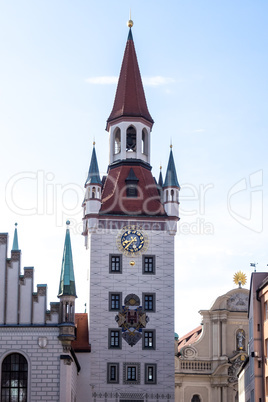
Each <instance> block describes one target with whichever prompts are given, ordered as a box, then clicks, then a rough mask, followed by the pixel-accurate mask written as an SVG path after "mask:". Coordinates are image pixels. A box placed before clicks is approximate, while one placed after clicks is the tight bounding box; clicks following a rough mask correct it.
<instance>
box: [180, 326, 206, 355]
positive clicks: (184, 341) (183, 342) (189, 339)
mask: <svg viewBox="0 0 268 402" xmlns="http://www.w3.org/2000/svg"><path fill="white" fill-rule="evenodd" d="M201 332H202V325H199V327H197V328H195V329H193V330H192V331H190V332H188V334H186V335H184V336H183V337H181V338H180V339H179V341H178V352H179V351H180V350H181V349H182V348H183V347H185V346H188V345H192V344H193V343H195V342H196V341H198V339H199V338H200V336H201Z"/></svg>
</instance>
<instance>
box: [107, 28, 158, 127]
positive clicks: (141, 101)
mask: <svg viewBox="0 0 268 402" xmlns="http://www.w3.org/2000/svg"><path fill="white" fill-rule="evenodd" d="M121 117H143V118H144V119H146V120H147V121H148V122H149V123H150V126H152V125H153V123H154V121H153V119H152V117H151V115H150V113H149V110H148V107H147V103H146V99H145V94H144V89H143V85H142V80H141V75H140V70H139V65H138V60H137V55H136V51H135V47H134V42H133V40H132V35H130V36H129V39H128V41H127V44H126V49H125V54H124V58H123V62H122V67H121V71H120V76H119V80H118V85H117V90H116V95H115V100H114V106H113V109H112V112H111V114H110V116H109V118H108V120H107V128H106V129H107V130H109V123H110V122H111V121H113V120H116V119H118V118H121Z"/></svg>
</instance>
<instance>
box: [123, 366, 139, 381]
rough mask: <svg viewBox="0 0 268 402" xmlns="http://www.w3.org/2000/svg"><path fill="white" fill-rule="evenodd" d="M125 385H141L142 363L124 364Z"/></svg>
mask: <svg viewBox="0 0 268 402" xmlns="http://www.w3.org/2000/svg"><path fill="white" fill-rule="evenodd" d="M123 383H124V384H132V385H133V384H140V363H123Z"/></svg>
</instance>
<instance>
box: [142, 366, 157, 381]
mask: <svg viewBox="0 0 268 402" xmlns="http://www.w3.org/2000/svg"><path fill="white" fill-rule="evenodd" d="M144 371H145V379H144V383H145V384H156V364H145V370H144Z"/></svg>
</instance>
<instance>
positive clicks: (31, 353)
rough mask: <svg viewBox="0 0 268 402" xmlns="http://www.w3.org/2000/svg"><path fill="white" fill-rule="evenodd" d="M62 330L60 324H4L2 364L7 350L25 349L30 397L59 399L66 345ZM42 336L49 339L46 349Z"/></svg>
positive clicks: (34, 399)
mask: <svg viewBox="0 0 268 402" xmlns="http://www.w3.org/2000/svg"><path fill="white" fill-rule="evenodd" d="M58 334H59V330H58V328H57V327H55V328H45V327H39V328H22V327H17V328H10V327H0V338H1V342H0V365H1V364H2V361H3V359H4V358H5V356H6V355H7V354H9V353H15V352H17V353H22V354H23V355H24V356H25V357H26V359H27V361H28V369H29V382H28V384H29V398H28V401H31V402H39V401H47V402H50V401H57V402H59V390H60V355H61V354H62V346H61V342H60V341H59V340H58V339H57V336H58ZM39 337H45V338H46V339H47V346H46V347H45V348H43V349H42V348H40V347H39V345H38V338H39ZM72 364H74V363H72ZM0 376H1V370H0ZM0 380H1V379H0Z"/></svg>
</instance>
